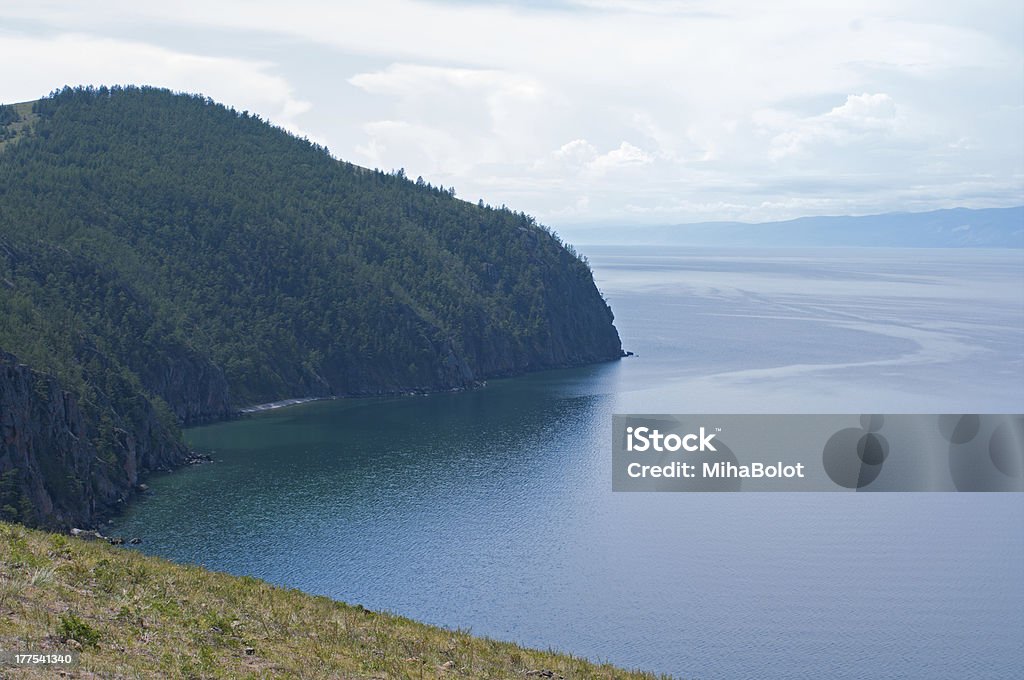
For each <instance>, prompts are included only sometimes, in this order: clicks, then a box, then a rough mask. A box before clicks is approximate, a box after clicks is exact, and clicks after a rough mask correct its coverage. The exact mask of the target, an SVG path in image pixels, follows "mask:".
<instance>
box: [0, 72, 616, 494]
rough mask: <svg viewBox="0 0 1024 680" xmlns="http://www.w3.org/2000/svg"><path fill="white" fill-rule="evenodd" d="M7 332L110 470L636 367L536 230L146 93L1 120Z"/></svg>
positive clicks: (64, 102) (0, 239) (108, 92)
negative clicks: (198, 425) (67, 401)
mask: <svg viewBox="0 0 1024 680" xmlns="http://www.w3.org/2000/svg"><path fill="white" fill-rule="evenodd" d="M0 319H2V321H0V350H2V351H4V352H7V353H10V355H13V357H16V359H17V361H18V362H21V363H24V364H27V365H28V366H30V367H32V368H33V369H34V370H36V371H39V372H40V373H42V374H46V375H50V376H55V377H56V378H57V379H58V380H59V381H60V384H61V385H62V387H63V388H64V389H66V390H68V391H69V392H71V393H72V394H74V395H76V397H77V398H78V401H79V403H80V405H81V408H82V409H83V411H84V412H86V415H87V420H88V422H89V423H90V426H89V427H90V439H91V441H92V442H93V444H94V445H95V446H96V448H97V450H98V451H104V450H105V451H112V450H113V451H115V453H110V454H109V456H113V457H114V458H116V457H117V455H118V454H117V453H116V450H117V446H115V445H113V444H111V440H115V439H117V432H118V431H119V430H123V429H127V430H129V431H132V427H133V426H137V425H138V423H139V422H141V421H142V420H147V421H151V422H150V425H149V426H147V428H146V432H147V433H149V434H148V435H147V436H150V437H163V436H167V437H178V436H179V435H178V434H177V427H178V425H179V424H180V423H191V422H197V421H201V420H204V419H210V418H221V417H225V416H228V415H230V414H231V413H233V412H235V411H236V410H237V409H238V408H239V407H240V406H244V405H248V404H254V403H262V402H268V401H273V400H277V399H282V398H289V397H305V396H333V395H345V396H353V395H373V394H394V393H403V392H418V391H433V390H442V389H456V388H464V387H470V386H474V385H477V384H479V383H480V382H481V381H483V380H485V379H487V378H490V377H494V376H505V375H514V374H518V373H522V372H526V371H533V370H539V369H545V368H553V367H563V366H575V365H581V364H586V363H592V362H596V361H604V360H610V359H614V358H617V357H618V356H620V354H621V346H620V343H619V337H618V334H617V332H616V330H615V328H614V326H613V324H612V313H611V310H610V308H609V307H608V305H607V304H606V302H605V300H604V299H603V297H602V296H601V295H600V293H599V292H598V290H597V288H596V286H595V284H594V281H593V277H592V275H591V272H590V269H589V267H588V265H587V263H586V261H585V260H584V259H583V258H581V257H580V256H578V255H577V253H576V252H575V251H574V250H573V249H572V248H571V247H569V246H567V245H566V244H563V243H562V242H561V240H560V239H559V238H558V237H557V236H556V235H555V234H554V233H552V232H551V231H550V230H549V229H547V228H545V227H543V226H542V225H539V224H537V222H536V221H535V220H534V219H533V218H531V217H530V216H528V215H526V214H524V213H521V212H515V211H512V210H510V209H507V208H505V207H501V208H492V207H490V206H486V205H483V204H482V203H478V204H477V203H469V202H466V201H463V200H460V199H459V198H457V197H456V196H455V192H454V190H453V189H451V188H445V187H434V186H431V185H430V184H428V183H426V182H424V181H423V180H422V179H419V180H417V181H411V180H409V179H408V178H406V177H405V173H404V172H403V171H392V172H383V171H379V170H368V169H365V168H361V167H358V166H355V165H352V164H349V163H346V162H343V161H339V160H337V159H335V158H334V157H332V156H331V154H330V153H329V152H328V150H327V149H326V148H323V147H321V146H318V145H316V144H313V143H310V142H309V141H307V140H303V139H298V138H296V137H294V136H292V135H290V134H289V133H287V132H285V131H284V130H282V129H280V128H277V127H274V126H272V125H270V124H269V123H268V122H266V121H264V120H262V119H261V118H260V117H258V116H255V115H252V114H249V113H248V112H244V111H243V112H239V111H236V110H234V109H232V108H229V107H227V106H224V105H221V104H218V103H215V102H213V101H212V100H210V99H208V98H205V97H202V96H197V95H188V94H175V93H172V92H170V91H167V90H162V89H156V88H146V87H124V88H121V87H114V88H106V87H102V88H91V87H90V88H73V89H72V88H65V89H63V90H59V91H56V92H54V93H52V94H51V95H50V96H48V97H46V98H44V99H41V100H39V101H37V102H34V103H32V104H31V106H28V105H25V104H19V105H15V106H3V107H0ZM11 361H14V360H13V359H11ZM154 423H155V424H154ZM137 430H138V427H135V431H137ZM122 448H123V447H122ZM3 460H4V459H3V458H2V457H0V467H3ZM2 472H4V470H0V473H2ZM12 484H13V482H12ZM2 491H3V489H0V493H2Z"/></svg>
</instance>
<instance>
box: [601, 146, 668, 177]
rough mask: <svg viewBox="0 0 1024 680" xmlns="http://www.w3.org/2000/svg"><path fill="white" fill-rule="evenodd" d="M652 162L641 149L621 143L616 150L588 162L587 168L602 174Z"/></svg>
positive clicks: (649, 156) (652, 159) (650, 157)
mask: <svg viewBox="0 0 1024 680" xmlns="http://www.w3.org/2000/svg"><path fill="white" fill-rule="evenodd" d="M653 162H654V158H653V157H652V156H651V155H650V154H649V153H647V152H646V151H644V150H643V149H640V148H638V147H635V146H633V145H632V144H630V143H629V142H622V143H621V144H619V147H618V148H617V149H612V150H611V151H609V152H608V153H606V154H604V155H601V156H598V157H597V158H595V159H594V160H592V161H590V162H589V163H588V164H587V167H588V168H589V169H590V170H593V171H595V172H600V173H604V172H608V171H611V170H615V169H618V168H627V167H630V166H638V165H648V164H650V163H653Z"/></svg>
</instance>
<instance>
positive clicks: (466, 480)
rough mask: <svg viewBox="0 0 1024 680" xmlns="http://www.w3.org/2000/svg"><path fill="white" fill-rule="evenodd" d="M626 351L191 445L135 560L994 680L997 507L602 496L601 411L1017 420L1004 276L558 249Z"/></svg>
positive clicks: (1022, 560) (725, 656)
mask: <svg viewBox="0 0 1024 680" xmlns="http://www.w3.org/2000/svg"><path fill="white" fill-rule="evenodd" d="M584 250H585V252H586V253H587V255H588V256H589V257H590V260H591V262H592V264H593V265H594V268H595V275H596V278H597V279H598V283H599V285H600V286H601V288H602V290H603V291H604V292H605V293H606V294H607V296H608V297H609V299H610V302H611V304H612V307H613V309H614V310H615V312H616V323H617V326H618V328H619V330H620V333H621V334H622V337H623V341H624V346H625V347H626V348H627V349H630V350H633V351H635V352H636V353H637V354H638V357H636V358H630V359H626V360H623V361H620V362H615V363H611V364H605V365H599V366H592V367H587V368H582V369H573V370H565V371H553V372H548V373H543V374H536V375H531V376H526V377H523V378H516V379H510V380H499V381H491V383H490V384H489V385H488V386H487V387H486V388H484V389H481V390H477V391H473V392H466V393H459V394H440V395H434V396H430V397H403V398H394V399H366V400H341V401H330V402H314V403H309V404H304V405H301V406H295V407H290V408H286V409H281V410H277V411H272V412H267V413H263V414H259V415H256V416H254V417H250V418H246V419H244V420H239V421H234V422H228V423H221V424H216V425H211V426H207V427H201V428H195V429H192V430H189V431H188V432H187V435H186V436H187V438H188V440H189V441H190V443H191V444H192V445H193V446H194V447H196V448H198V449H201V450H204V451H207V452H209V453H210V454H211V455H212V456H213V458H214V461H215V462H214V463H212V464H207V465H202V466H198V467H194V468H190V469H187V470H183V471H180V472H177V473H174V474H170V475H163V476H159V477H156V478H154V479H153V480H152V482H151V486H152V491H151V492H150V493H148V494H147V495H146V497H145V498H144V499H142V500H141V501H140V502H138V503H136V504H135V505H133V506H132V507H131V508H130V509H129V511H128V513H127V514H126V515H125V516H124V517H122V518H120V519H119V520H117V522H116V525H115V526H114V527H112V528H111V529H110V533H114V534H122V535H126V536H128V535H139V536H142V537H143V539H144V541H145V542H144V543H143V545H142V546H141V547H142V549H143V550H145V551H146V552H149V553H153V554H158V555H162V556H165V557H169V558H171V559H174V560H178V561H183V562H194V563H200V564H204V565H206V566H208V567H211V568H214V569H218V570H224V571H228V572H232V573H236V574H250V575H253V576H257V577H260V578H263V579H266V580H268V581H271V582H274V583H279V584H283V585H288V586H293V587H298V588H301V589H303V590H306V591H309V592H313V593H319V594H325V595H329V596H331V597H335V598H338V599H343V600H346V601H349V602H352V603H361V604H363V605H364V606H366V607H369V608H371V609H384V610H389V611H393V612H397V613H400V614H402V615H405V616H409V617H412V618H416V619H420V620H423V621H426V622H429V623H434V624H438V625H443V626H448V627H453V628H454V627H459V628H462V629H468V630H470V631H472V632H474V633H477V634H480V635H487V636H490V637H495V638H500V639H507V640H514V641H517V642H521V643H524V644H527V645H532V646H539V647H543V648H547V647H553V648H555V649H559V650H563V651H568V652H572V653H573V654H577V655H583V656H587V657H590V658H593V659H595V660H608V661H612V662H614V663H617V664H620V665H623V666H628V667H641V668H644V669H648V670H654V671H659V672H664V673H672V674H675V675H677V676H679V677H686V678H692V677H697V678H734V677H796V678H801V677H803V678H819V677H850V678H854V677H858V678H859V677H920V678H975V677H977V678H988V677H992V678H997V677H1013V676H1014V675H1015V674H1016V673H1017V672H1018V670H1019V668H1020V667H1021V666H1022V664H1024V634H1022V631H1024V580H1022V578H1021V576H1020V574H1021V573H1022V571H1024V531H1022V529H1024V496H1022V495H1020V494H988V495H984V494H953V493H949V494H807V493H803V494H783V493H780V494H752V493H751V494H735V495H729V494H719V495H716V494H700V495H697V494H695V495H686V494H613V493H612V492H611V470H610V455H611V453H610V444H609V441H608V438H609V433H610V428H611V415H612V414H613V413H616V412H645V411H646V412H730V411H733V412H815V411H817V412H854V413H859V412H886V411H889V412H915V411H917V412H943V411H998V412H1008V411H1012V412H1020V411H1022V410H1024V408H1022V407H1024V387H1022V385H1024V380H1022V378H1024V350H1022V349H1021V348H1024V255H1022V254H1021V253H1013V252H1009V253H1007V252H983V251H913V252H912V253H909V252H908V251H898V250H877V249H861V250H828V251H776V252H771V251H768V252H767V253H766V252H761V253H757V252H742V251H729V252H728V253H727V254H725V255H723V254H722V253H716V252H713V251H697V252H692V251H689V252H688V251H682V250H676V251H674V250H671V249H658V250H656V251H654V250H651V249H640V248H633V249H628V248H592V249H584Z"/></svg>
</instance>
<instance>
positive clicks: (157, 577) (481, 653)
mask: <svg viewBox="0 0 1024 680" xmlns="http://www.w3.org/2000/svg"><path fill="white" fill-rule="evenodd" d="M510 606H513V605H512V603H510ZM76 638H83V639H76ZM71 649H76V650H77V649H80V650H81V661H80V663H79V665H78V666H76V667H74V668H69V669H66V670H65V671H64V673H65V675H64V677H71V678H93V677H100V678H270V677H273V678H277V677H283V678H417V679H418V678H523V679H529V678H545V677H552V678H558V677H559V676H561V677H564V678H653V677H654V676H652V675H649V674H645V673H639V672H626V671H622V670H619V669H617V668H614V667H612V666H599V665H595V664H592V663H589V662H587V661H584V660H581V659H577V658H574V657H572V656H568V655H562V654H555V653H551V652H541V651H536V650H530V649H523V648H521V647H518V646H516V645H513V644H509V643H505V642H496V641H493V640H488V639H482V638H476V637H472V636H470V635H468V634H466V633H462V632H455V631H450V630H444V629H441V628H435V627H432V626H427V625H424V624H420V623H416V622H414V621H410V620H409V619H405V618H402V617H399V616H393V615H389V614H381V613H377V612H371V611H369V610H365V609H363V608H362V607H358V606H356V607H353V606H349V605H346V604H343V603H341V602H335V601H333V600H330V599H328V598H325V597H314V596H311V595H307V594H305V593H301V592H299V591H297V590H288V589H283V588H277V587H273V586H270V585H268V584H267V583H264V582H262V581H258V580H256V579H252V578H239V577H234V576H229V575H226V574H220V573H215V572H210V571H207V570H205V569H202V568H199V567H192V566H182V565H178V564H174V563H171V562H168V561H166V560H161V559H158V558H155V557H149V556H146V555H142V554H139V553H137V552H134V551H130V550H125V549H123V548H117V547H113V546H109V545H106V544H105V543H99V542H86V541H82V540H79V539H74V538H70V537H65V536H59V535H54V534H47V533H44V532H40V531H34V530H29V529H26V528H24V527H21V526H18V525H11V524H5V523H0V651H13V652H24V651H29V650H47V651H51V652H58V651H62V652H66V651H69V650H71ZM0 677H4V678H7V677H46V678H50V677H60V673H59V672H58V671H56V670H54V669H53V668H50V669H37V670H26V669H20V668H14V667H8V668H0Z"/></svg>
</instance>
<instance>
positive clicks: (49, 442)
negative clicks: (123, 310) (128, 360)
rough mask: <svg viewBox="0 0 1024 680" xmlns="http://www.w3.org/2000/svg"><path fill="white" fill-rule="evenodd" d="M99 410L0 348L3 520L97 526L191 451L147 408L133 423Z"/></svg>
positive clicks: (0, 510)
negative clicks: (144, 479) (148, 479)
mask: <svg viewBox="0 0 1024 680" xmlns="http://www.w3.org/2000/svg"><path fill="white" fill-rule="evenodd" d="M96 409H97V410H99V414H98V415H97V414H95V413H90V412H89V409H83V408H82V406H81V405H80V403H79V400H78V398H77V397H76V396H75V395H73V394H72V393H70V392H68V391H66V390H64V389H62V387H61V386H60V384H59V383H58V381H57V380H56V379H55V378H53V377H52V376H48V375H45V374H42V373H38V372H36V371H34V370H32V369H31V368H29V367H28V366H25V365H24V364H21V363H19V362H18V360H17V358H16V357H15V356H14V355H11V354H8V353H6V352H3V351H0V517H2V518H3V519H5V520H9V521H20V522H24V523H26V524H30V525H34V526H46V527H53V528H66V527H69V526H73V525H77V526H83V525H90V524H94V523H95V522H96V521H97V520H98V519H99V518H101V517H103V516H105V515H108V514H110V513H112V512H115V511H116V510H117V509H118V508H119V507H120V506H121V505H122V504H123V503H124V502H126V500H127V499H128V498H129V497H131V495H132V494H133V493H134V488H135V485H136V484H137V483H138V481H139V476H140V474H144V473H145V472H146V471H148V470H153V469H157V468H170V467H174V466H177V465H180V464H181V463H182V462H183V461H184V459H185V457H186V455H187V454H188V450H187V449H186V448H185V447H184V446H183V445H182V444H181V443H180V442H179V441H177V440H176V439H175V438H174V437H173V436H169V434H168V433H167V432H166V431H164V427H163V426H162V425H161V423H160V421H159V418H158V417H157V414H156V413H155V411H154V410H153V408H152V406H151V405H149V404H148V403H146V404H142V405H140V406H139V413H138V417H137V418H135V419H134V421H129V420H128V419H126V418H125V417H123V416H122V415H120V414H117V413H116V412H114V411H112V410H111V409H110V408H109V406H106V405H99V406H97V407H96Z"/></svg>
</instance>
